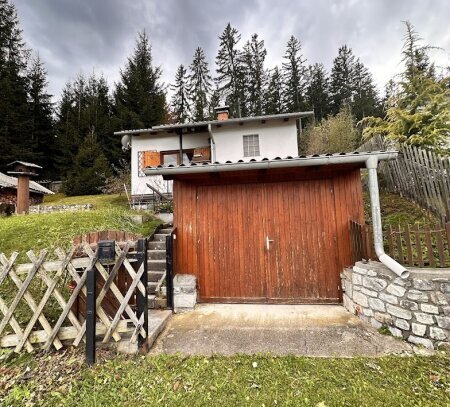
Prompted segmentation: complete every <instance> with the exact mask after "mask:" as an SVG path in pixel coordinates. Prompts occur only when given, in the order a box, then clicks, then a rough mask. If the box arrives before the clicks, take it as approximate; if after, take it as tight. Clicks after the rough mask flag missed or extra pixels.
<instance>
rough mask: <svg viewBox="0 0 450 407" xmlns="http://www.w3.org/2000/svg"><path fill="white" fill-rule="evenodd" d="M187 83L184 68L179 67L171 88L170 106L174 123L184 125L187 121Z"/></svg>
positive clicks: (182, 66)
mask: <svg viewBox="0 0 450 407" xmlns="http://www.w3.org/2000/svg"><path fill="white" fill-rule="evenodd" d="M187 81H188V76H187V71H186V68H185V67H184V65H180V66H179V67H178V69H177V73H176V75H175V83H174V84H173V85H172V86H171V89H172V90H173V92H174V93H173V96H172V100H171V102H170V105H171V108H172V112H173V115H174V120H175V122H176V123H186V122H187V121H188V120H189V89H188V83H187Z"/></svg>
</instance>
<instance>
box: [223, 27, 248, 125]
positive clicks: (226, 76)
mask: <svg viewBox="0 0 450 407" xmlns="http://www.w3.org/2000/svg"><path fill="white" fill-rule="evenodd" d="M219 40H220V44H219V51H218V53H217V56H216V66H217V68H216V72H217V77H216V83H217V84H218V86H219V91H220V94H221V96H222V98H223V99H224V100H225V103H226V104H227V105H228V106H229V107H230V114H231V116H232V117H241V103H242V98H243V89H242V87H243V75H242V74H243V71H242V65H241V56H240V51H239V49H238V43H239V41H240V40H241V35H240V34H239V32H238V30H237V29H236V28H233V27H231V24H230V23H228V24H227V26H226V27H225V30H224V31H223V33H222V34H221V35H220V36H219Z"/></svg>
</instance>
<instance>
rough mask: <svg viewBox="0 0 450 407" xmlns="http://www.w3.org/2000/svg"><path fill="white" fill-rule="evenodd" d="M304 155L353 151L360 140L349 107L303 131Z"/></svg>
mask: <svg viewBox="0 0 450 407" xmlns="http://www.w3.org/2000/svg"><path fill="white" fill-rule="evenodd" d="M305 138H306V143H305V144H306V145H305V152H306V154H323V153H341V152H348V151H354V150H355V149H356V148H357V146H358V142H359V140H360V134H359V132H358V130H357V129H356V127H355V120H354V117H353V115H352V113H351V110H350V107H348V106H344V107H343V108H342V109H341V111H340V112H339V113H338V114H337V115H336V116H333V117H328V118H327V119H325V120H323V121H322V122H320V123H319V124H318V125H316V126H314V125H312V126H310V127H308V128H307V129H306V131H305Z"/></svg>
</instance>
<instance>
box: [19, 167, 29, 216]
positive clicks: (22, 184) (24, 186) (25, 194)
mask: <svg viewBox="0 0 450 407" xmlns="http://www.w3.org/2000/svg"><path fill="white" fill-rule="evenodd" d="M29 210H30V176H29V175H28V174H23V175H22V174H20V175H19V176H18V177H17V213H18V214H22V213H28V211H29Z"/></svg>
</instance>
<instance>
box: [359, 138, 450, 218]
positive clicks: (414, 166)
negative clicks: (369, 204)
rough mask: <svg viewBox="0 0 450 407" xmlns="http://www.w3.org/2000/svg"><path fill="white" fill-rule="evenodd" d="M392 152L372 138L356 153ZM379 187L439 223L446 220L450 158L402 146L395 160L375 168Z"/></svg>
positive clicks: (449, 209)
mask: <svg viewBox="0 0 450 407" xmlns="http://www.w3.org/2000/svg"><path fill="white" fill-rule="evenodd" d="M389 148H395V146H394V145H392V144H389V142H387V141H386V140H385V139H383V138H382V137H373V138H372V139H370V140H368V141H367V142H366V143H364V144H363V145H362V146H361V147H360V148H359V151H373V150H385V149H389ZM379 172H380V173H381V174H382V178H383V186H384V187H385V188H386V189H387V190H388V191H390V192H395V193H398V194H400V195H401V196H404V197H407V198H409V199H411V200H413V201H414V202H416V203H417V204H419V205H420V206H422V207H423V208H425V209H427V210H429V211H430V212H432V213H433V214H434V215H435V216H437V217H438V218H439V219H440V220H441V221H442V222H446V221H448V220H450V157H449V156H442V155H439V154H436V153H433V152H431V151H428V150H424V149H421V148H417V147H414V146H408V145H404V146H402V147H401V148H400V154H399V156H398V159H397V160H393V161H382V162H380V165H379Z"/></svg>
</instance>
